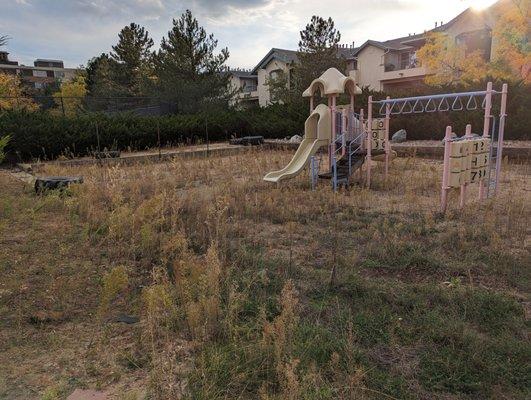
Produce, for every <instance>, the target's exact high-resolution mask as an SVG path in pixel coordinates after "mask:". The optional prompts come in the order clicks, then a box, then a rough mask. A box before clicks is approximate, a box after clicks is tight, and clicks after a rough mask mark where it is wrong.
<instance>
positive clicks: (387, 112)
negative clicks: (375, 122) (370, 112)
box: [385, 96, 391, 180]
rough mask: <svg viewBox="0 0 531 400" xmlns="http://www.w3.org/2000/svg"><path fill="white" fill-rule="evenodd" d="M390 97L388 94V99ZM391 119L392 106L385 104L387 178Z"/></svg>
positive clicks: (386, 173)
mask: <svg viewBox="0 0 531 400" xmlns="http://www.w3.org/2000/svg"><path fill="white" fill-rule="evenodd" d="M389 99H390V97H389V96H387V100H389ZM390 119H391V107H390V106H389V104H387V105H386V106H385V180H387V175H388V174H389V155H390V153H391V146H390V145H389V121H390Z"/></svg>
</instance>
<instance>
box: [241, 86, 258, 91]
mask: <svg viewBox="0 0 531 400" xmlns="http://www.w3.org/2000/svg"><path fill="white" fill-rule="evenodd" d="M256 90H257V87H256V85H251V86H245V87H243V88H242V91H243V93H251V92H256Z"/></svg>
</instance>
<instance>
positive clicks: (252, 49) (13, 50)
mask: <svg viewBox="0 0 531 400" xmlns="http://www.w3.org/2000/svg"><path fill="white" fill-rule="evenodd" d="M478 3H492V1H490V0H444V1H441V0H350V1H347V0H336V1H330V0H188V1H183V0H0V35H8V36H9V37H11V40H10V41H9V43H8V45H7V50H8V51H9V52H10V54H11V55H10V57H11V59H12V60H16V61H19V62H21V63H24V64H27V65H28V64H30V65H31V64H32V63H33V60H34V59H36V58H53V59H62V60H64V61H65V64H66V66H69V67H76V66H79V65H85V64H86V62H87V60H88V59H89V58H91V57H93V56H96V55H99V54H101V53H102V52H109V51H110V49H111V46H112V45H113V44H115V43H116V41H117V34H118V32H119V30H120V29H121V28H122V27H123V26H125V25H126V24H128V23H130V22H136V23H138V24H141V25H143V26H145V27H146V28H147V29H148V31H149V33H150V35H151V36H152V37H153V39H154V41H155V43H156V46H157V47H158V44H159V43H160V39H161V38H162V37H163V36H165V35H166V34H167V32H168V30H169V29H170V27H171V24H172V19H173V18H177V17H178V16H179V15H180V14H181V13H182V12H183V11H184V10H185V9H186V8H189V9H190V10H192V12H193V14H194V15H195V16H196V17H197V18H198V20H199V22H200V24H201V25H203V26H204V27H205V28H206V29H207V32H209V33H213V34H214V35H215V37H216V38H217V39H218V40H219V45H220V46H223V47H225V46H226V47H228V48H229V51H230V54H231V56H230V59H229V63H228V64H229V65H230V66H231V67H245V68H251V67H254V66H255V65H256V64H257V63H258V62H259V61H260V59H261V58H262V57H263V56H264V55H265V54H266V53H267V51H269V49H271V48H272V47H280V48H287V49H296V48H297V43H298V39H299V31H300V30H301V29H302V28H303V27H304V25H305V24H306V23H307V22H308V21H309V19H310V18H311V16H312V15H314V14H316V15H320V16H322V17H329V16H330V17H332V18H333V19H334V21H335V23H336V27H337V28H338V29H339V30H340V32H341V34H342V43H352V41H354V42H355V43H356V45H360V44H361V43H363V42H364V41H365V40H367V39H374V40H386V39H392V38H396V37H400V36H406V35H408V34H409V33H419V32H422V31H424V30H426V29H431V28H433V27H434V24H435V21H439V22H440V21H444V22H447V21H448V20H450V19H451V18H453V17H454V16H456V15H457V14H458V13H460V12H461V11H463V10H464V9H466V8H467V7H468V6H469V5H472V4H476V5H477V4H478Z"/></svg>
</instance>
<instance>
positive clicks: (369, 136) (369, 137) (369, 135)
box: [366, 96, 372, 188]
mask: <svg viewBox="0 0 531 400" xmlns="http://www.w3.org/2000/svg"><path fill="white" fill-rule="evenodd" d="M367 107H368V108H367V147H366V148H367V157H366V160H367V187H368V188H369V187H371V159H372V156H371V148H372V96H369V104H368V105H367Z"/></svg>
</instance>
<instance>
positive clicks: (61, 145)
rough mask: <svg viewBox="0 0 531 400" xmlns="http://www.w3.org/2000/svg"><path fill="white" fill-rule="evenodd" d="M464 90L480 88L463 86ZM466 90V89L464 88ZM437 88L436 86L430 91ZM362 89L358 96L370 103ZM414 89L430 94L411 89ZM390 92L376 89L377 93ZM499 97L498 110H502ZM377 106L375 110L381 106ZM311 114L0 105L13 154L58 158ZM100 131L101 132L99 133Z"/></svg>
mask: <svg viewBox="0 0 531 400" xmlns="http://www.w3.org/2000/svg"><path fill="white" fill-rule="evenodd" d="M462 89H465V90H471V89H480V87H478V88H462ZM528 89H529V87H525V86H515V87H510V88H509V101H508V107H507V113H508V119H507V124H506V133H505V138H506V139H513V140H514V139H525V140H531V119H530V118H529V117H528V112H529V111H528V110H529V109H531V96H530V94H529V90H528ZM441 90H442V89H441ZM459 91H461V90H459ZM431 93H433V92H431ZM369 94H373V93H368V92H367V93H365V92H364V93H363V95H361V96H359V97H358V98H357V100H356V102H357V104H358V105H361V104H365V101H366V97H367V95H369ZM408 94H409V95H410V96H411V95H417V94H425V93H422V92H419V93H408ZM384 96H385V94H383V93H377V94H376V96H375V98H376V99H378V98H383V97H384ZM498 103H499V101H498V99H496V101H495V103H494V109H493V114H494V115H498V114H499V108H498ZM377 111H378V110H375V112H377ZM307 115H308V111H307V108H306V106H304V107H303V105H302V103H301V105H298V106H297V107H293V106H287V105H286V106H283V105H278V104H277V105H273V106H270V107H267V108H262V109H251V110H246V111H244V110H240V111H233V110H225V111H217V112H214V111H213V112H211V113H209V114H208V115H199V114H198V115H170V116H156V117H153V116H138V115H134V114H130V113H122V114H115V115H108V114H101V113H92V114H82V115H77V116H73V117H68V116H67V117H63V116H60V115H55V114H52V113H48V112H44V111H40V112H31V113H30V112H24V111H0V137H2V136H5V135H8V134H9V135H11V137H12V139H11V142H10V144H9V145H8V147H7V152H8V156H10V158H11V159H23V160H26V159H30V158H45V159H51V158H55V157H57V156H59V155H61V154H67V155H75V156H80V155H85V154H89V153H90V152H91V151H93V150H97V149H98V147H99V149H104V148H107V149H109V150H111V149H117V150H124V149H128V148H130V149H133V150H141V149H146V148H150V147H156V146H157V143H158V134H157V132H158V131H160V141H161V144H162V145H163V146H165V145H175V144H178V143H194V142H197V141H199V140H202V141H204V140H206V130H207V129H208V135H209V140H210V141H223V140H227V139H229V138H230V137H231V136H232V135H236V136H244V135H262V136H264V137H265V138H284V137H286V136H292V135H295V134H298V135H302V134H303V129H304V120H305V119H306V117H307ZM467 123H471V124H472V127H473V132H476V133H481V131H482V128H483V112H482V111H481V110H479V111H474V112H446V113H439V112H436V113H430V114H411V115H407V116H393V117H392V119H391V133H392V132H395V131H397V130H399V129H406V131H407V133H408V138H409V139H413V140H421V139H424V140H440V139H442V137H443V136H444V131H445V128H446V126H447V125H452V126H453V127H454V131H455V132H457V133H458V134H462V133H464V129H465V125H466V124H467ZM96 132H98V134H96Z"/></svg>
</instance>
